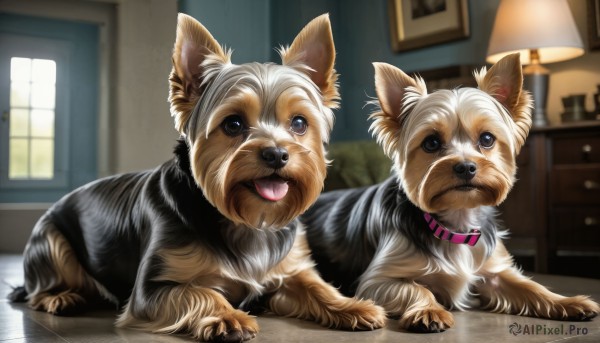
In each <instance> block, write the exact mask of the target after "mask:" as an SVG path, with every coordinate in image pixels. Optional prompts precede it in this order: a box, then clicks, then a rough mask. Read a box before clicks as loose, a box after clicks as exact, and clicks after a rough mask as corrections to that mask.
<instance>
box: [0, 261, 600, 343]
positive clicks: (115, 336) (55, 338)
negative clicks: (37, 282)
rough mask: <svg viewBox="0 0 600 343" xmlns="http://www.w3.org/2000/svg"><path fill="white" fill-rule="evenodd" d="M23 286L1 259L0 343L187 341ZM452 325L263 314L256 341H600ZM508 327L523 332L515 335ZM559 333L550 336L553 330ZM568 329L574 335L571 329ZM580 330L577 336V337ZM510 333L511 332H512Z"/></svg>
mask: <svg viewBox="0 0 600 343" xmlns="http://www.w3.org/2000/svg"><path fill="white" fill-rule="evenodd" d="M534 278H535V279H536V280H537V281H539V282H541V283H543V284H545V285H547V286H551V288H552V289H553V290H554V291H556V292H559V293H562V294H565V295H574V294H588V295H592V297H593V298H594V299H596V300H599V299H600V280H593V279H581V278H572V277H560V276H551V275H535V276H534ZM22 282H23V276H22V270H21V258H20V257H19V256H11V255H0V342H10V343H13V342H14V343H16V342H63V343H64V342H89V343H100V342H111V343H112V342H141V343H148V342H188V341H189V339H187V337H181V336H165V335H154V334H148V333H143V332H139V331H134V330H122V329H116V328H114V326H113V321H114V319H115V315H116V312H115V311H111V310H105V311H97V312H91V313H86V314H84V315H81V316H78V317H55V316H52V315H49V314H46V313H42V312H36V311H32V310H30V309H28V308H27V307H26V306H25V305H23V304H11V303H9V302H8V301H7V300H6V294H8V293H9V291H10V286H9V285H20V284H21V283H22ZM454 315H455V320H456V325H455V327H454V328H453V329H450V330H448V331H446V332H443V333H438V334H414V333H407V332H401V331H399V330H397V328H396V325H395V324H396V323H395V322H394V321H393V320H390V321H389V322H388V326H387V327H386V328H384V329H380V330H376V331H371V332H346V331H335V330H329V329H326V328H322V327H320V326H318V325H316V324H314V323H311V322H306V321H301V320H297V319H285V318H279V317H275V316H261V317H259V318H258V322H259V324H260V326H261V332H260V333H259V334H258V336H257V338H255V339H254V340H252V341H251V342H253V343H260V342H311V343H317V342H373V343H375V342H416V343H419V342H461V343H462V342H486V343H496V342H508V341H510V342H556V341H563V340H565V341H567V342H596V343H597V342H600V318H596V319H594V320H592V321H590V322H558V321H551V320H543V319H535V318H527V317H518V316H509V315H499V314H491V313H485V312H480V311H469V312H455V313H454ZM511 326H512V327H513V329H514V328H518V327H519V326H520V328H521V333H520V334H517V335H513V334H512V333H511V332H510V328H511ZM556 330H558V332H559V333H560V334H559V335H554V334H553V335H549V334H548V332H550V331H552V332H554V331H556ZM571 330H572V331H571ZM577 330H579V335H577V334H576V333H577ZM513 332H514V330H513Z"/></svg>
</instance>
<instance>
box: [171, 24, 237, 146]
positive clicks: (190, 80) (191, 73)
mask: <svg viewBox="0 0 600 343" xmlns="http://www.w3.org/2000/svg"><path fill="white" fill-rule="evenodd" d="M207 60H210V61H211V62H214V63H220V64H224V63H229V55H228V54H226V53H224V52H223V49H222V48H221V46H220V45H219V43H218V42H217V41H216V40H215V39H214V38H213V36H212V35H211V34H210V32H208V30H207V29H206V28H205V27H204V26H202V24H200V23H199V22H198V21H197V20H196V19H194V18H192V17H190V16H189V15H186V14H183V13H179V15H178V16H177V37H176V39H175V46H174V48H173V69H172V71H171V75H170V77H169V84H170V92H169V102H170V103H171V115H172V116H173V117H174V118H175V128H176V129H177V130H178V131H179V132H180V133H181V134H183V135H185V126H186V124H187V121H188V119H189V117H190V115H191V114H192V111H193V109H194V107H195V106H196V103H197V102H198V100H199V99H200V96H201V95H202V87H201V85H202V77H203V72H204V67H203V66H204V65H205V64H206V63H205V62H206V61H207Z"/></svg>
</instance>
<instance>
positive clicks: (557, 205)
mask: <svg viewBox="0 0 600 343" xmlns="http://www.w3.org/2000/svg"><path fill="white" fill-rule="evenodd" d="M517 163H518V165H519V170H518V172H517V179H518V181H517V183H516V184H515V186H514V188H513V190H512V192H511V193H510V194H509V196H508V198H507V199H506V201H505V202H504V203H503V204H502V205H501V206H500V211H501V213H502V214H501V217H500V218H501V219H502V220H503V221H504V224H505V226H506V227H507V228H508V229H509V230H510V232H511V236H510V239H509V240H508V241H507V247H508V248H509V250H510V251H511V252H512V253H513V254H514V255H515V257H516V258H517V261H519V260H520V259H521V260H522V261H526V260H527V258H528V257H529V258H530V259H531V258H533V261H531V265H530V266H529V268H527V266H526V263H524V267H525V269H531V270H534V271H536V272H541V273H557V274H571V275H580V276H591V277H600V268H599V267H598V263H600V121H590V122H578V123H572V124H563V125H557V126H548V127H544V128H534V129H532V130H531V132H530V134H529V137H528V139H527V142H526V144H525V146H524V147H523V149H522V150H521V154H520V155H519V156H518V158H517ZM583 260H585V265H586V266H587V269H585V268H583V267H582V266H579V264H580V263H579V262H577V261H583ZM596 262H598V263H596ZM589 266H594V267H593V269H594V270H589ZM578 268H579V269H581V270H579V269H578Z"/></svg>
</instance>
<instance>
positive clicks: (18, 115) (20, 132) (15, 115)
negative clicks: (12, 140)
mask: <svg viewBox="0 0 600 343" xmlns="http://www.w3.org/2000/svg"><path fill="white" fill-rule="evenodd" d="M28 135H29V111H28V110H20V109H14V108H13V109H11V110H10V129H9V136H10V137H15V136H21V137H23V136H25V137H27V136H28Z"/></svg>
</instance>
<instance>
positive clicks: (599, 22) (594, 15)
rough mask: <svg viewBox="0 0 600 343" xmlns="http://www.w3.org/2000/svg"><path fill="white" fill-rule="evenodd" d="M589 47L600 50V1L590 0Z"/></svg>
mask: <svg viewBox="0 0 600 343" xmlns="http://www.w3.org/2000/svg"><path fill="white" fill-rule="evenodd" d="M588 45H589V49H590V50H600V0H588Z"/></svg>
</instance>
